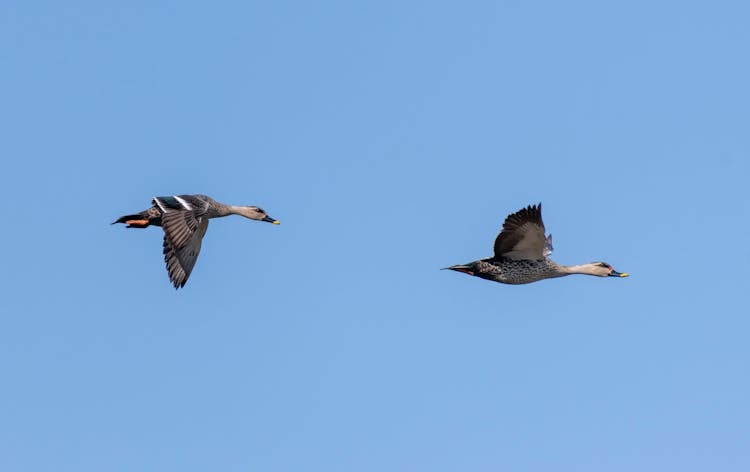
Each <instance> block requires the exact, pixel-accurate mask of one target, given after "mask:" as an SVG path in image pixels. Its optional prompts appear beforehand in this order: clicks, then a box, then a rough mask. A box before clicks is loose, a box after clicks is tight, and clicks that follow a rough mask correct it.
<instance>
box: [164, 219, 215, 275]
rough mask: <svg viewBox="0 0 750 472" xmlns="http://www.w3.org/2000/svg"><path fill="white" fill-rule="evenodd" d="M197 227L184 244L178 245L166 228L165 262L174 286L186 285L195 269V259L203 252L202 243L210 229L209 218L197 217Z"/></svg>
mask: <svg viewBox="0 0 750 472" xmlns="http://www.w3.org/2000/svg"><path fill="white" fill-rule="evenodd" d="M195 223H196V225H197V226H196V228H195V230H194V231H192V232H191V233H190V234H191V236H190V238H189V239H188V240H187V242H186V243H185V244H184V245H182V246H176V245H175V244H173V243H172V242H171V241H170V238H169V237H168V235H167V232H166V226H165V229H164V244H163V246H164V262H165V263H166V264H167V273H168V274H169V280H171V281H172V285H174V288H180V287H183V286H185V283H186V282H187V280H188V277H190V273H191V272H192V271H193V267H194V266H195V261H196V260H198V254H200V252H201V243H202V242H203V236H205V234H206V231H207V230H208V218H206V217H199V218H198V219H196V222H195Z"/></svg>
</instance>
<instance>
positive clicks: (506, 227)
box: [446, 203, 628, 285]
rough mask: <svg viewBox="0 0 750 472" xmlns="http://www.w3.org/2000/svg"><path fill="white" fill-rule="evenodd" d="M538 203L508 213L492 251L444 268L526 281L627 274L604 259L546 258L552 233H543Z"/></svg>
mask: <svg viewBox="0 0 750 472" xmlns="http://www.w3.org/2000/svg"><path fill="white" fill-rule="evenodd" d="M544 233H545V230H544V223H543V222H542V204H541V203H539V204H537V205H529V206H527V207H526V208H522V209H521V210H519V211H517V212H515V213H513V214H511V215H508V217H507V218H506V219H505V222H504V223H503V229H502V230H501V231H500V234H498V235H497V239H495V254H494V255H493V256H492V257H488V258H486V259H480V260H477V261H473V262H469V263H468V264H459V265H454V266H451V267H446V269H450V270H455V271H457V272H463V273H464V274H468V275H473V276H475V277H481V278H483V279H487V280H493V281H495V282H500V283H503V284H514V285H519V284H528V283H531V282H536V281H538V280H543V279H551V278H555V277H564V276H566V275H571V274H586V275H596V276H599V277H627V276H628V274H626V273H622V272H617V271H616V270H614V269H613V268H612V266H611V265H609V264H607V263H606V262H601V261H597V262H589V263H588V264H580V265H572V266H564V265H560V264H558V263H556V262H555V261H553V260H552V259H550V258H549V255H550V254H551V253H552V236H551V235H548V236H545V234H544Z"/></svg>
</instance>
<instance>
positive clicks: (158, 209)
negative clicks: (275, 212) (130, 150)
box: [112, 194, 279, 288]
mask: <svg viewBox="0 0 750 472" xmlns="http://www.w3.org/2000/svg"><path fill="white" fill-rule="evenodd" d="M151 204H152V205H151V207H150V208H148V209H146V210H143V211H141V212H139V213H133V214H129V215H124V216H121V217H120V218H118V219H116V220H115V221H114V222H113V223H112V224H115V223H124V224H125V225H127V227H128V228H147V227H149V226H161V227H162V228H163V229H164V241H163V245H162V247H163V253H164V262H165V263H166V266H167V272H168V274H169V279H170V281H171V282H172V284H173V285H174V287H175V288H180V287H183V286H184V285H185V283H186V282H187V280H188V278H189V277H190V273H191V272H192V270H193V267H194V266H195V262H196V260H197V259H198V254H199V253H200V250H201V243H202V241H203V236H205V234H206V231H208V220H209V219H211V218H218V217H222V216H227V215H240V216H244V217H245V218H249V219H251V220H256V221H265V222H268V223H273V224H279V222H278V221H277V220H276V219H274V218H271V217H270V216H268V214H267V213H266V212H265V211H264V210H263V209H261V208H258V207H256V206H238V205H225V204H223V203H220V202H217V201H216V200H214V199H213V198H211V197H209V196H207V195H201V194H195V195H172V196H166V197H153V198H152V200H151Z"/></svg>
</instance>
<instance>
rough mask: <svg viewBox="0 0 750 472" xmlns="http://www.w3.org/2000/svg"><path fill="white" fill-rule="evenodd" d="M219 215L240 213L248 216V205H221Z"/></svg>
mask: <svg viewBox="0 0 750 472" xmlns="http://www.w3.org/2000/svg"><path fill="white" fill-rule="evenodd" d="M219 211H220V213H219V216H227V215H241V216H244V217H247V218H250V207H246V206H241V205H222V206H221V207H220V210H219Z"/></svg>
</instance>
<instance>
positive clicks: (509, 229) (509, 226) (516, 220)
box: [495, 203, 546, 260]
mask: <svg viewBox="0 0 750 472" xmlns="http://www.w3.org/2000/svg"><path fill="white" fill-rule="evenodd" d="M545 245H546V238H545V237H544V223H543V222H542V204H541V203H539V204H537V205H529V206H527V207H526V208H523V209H521V210H519V211H517V212H515V213H513V214H511V215H508V217H507V218H505V222H504V223H503V229H502V231H500V234H498V235H497V239H495V258H497V259H499V258H501V257H506V258H510V259H515V260H520V259H540V258H542V257H544V248H545Z"/></svg>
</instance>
